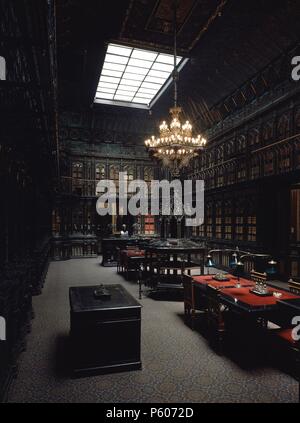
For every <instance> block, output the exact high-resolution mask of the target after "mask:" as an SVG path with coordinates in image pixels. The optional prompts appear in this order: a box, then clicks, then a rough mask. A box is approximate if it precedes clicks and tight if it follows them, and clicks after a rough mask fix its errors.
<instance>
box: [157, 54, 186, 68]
mask: <svg viewBox="0 0 300 423" xmlns="http://www.w3.org/2000/svg"><path fill="white" fill-rule="evenodd" d="M156 61H157V62H158V63H165V64H166V65H172V67H174V56H170V55H169V54H160V55H159V56H158V58H157V60H156ZM180 62H181V57H180V58H179V57H178V58H177V65H179V63H180Z"/></svg>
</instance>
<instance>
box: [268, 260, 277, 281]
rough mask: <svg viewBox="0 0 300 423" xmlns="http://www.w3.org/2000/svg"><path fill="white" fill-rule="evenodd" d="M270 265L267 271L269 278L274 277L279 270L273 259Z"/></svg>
mask: <svg viewBox="0 0 300 423" xmlns="http://www.w3.org/2000/svg"><path fill="white" fill-rule="evenodd" d="M268 265H269V267H268V268H267V269H266V274H267V275H268V276H272V277H274V276H275V275H276V273H277V269H276V266H277V262H276V261H275V260H273V259H272V260H270V261H269V262H268Z"/></svg>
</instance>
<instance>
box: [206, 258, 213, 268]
mask: <svg viewBox="0 0 300 423" xmlns="http://www.w3.org/2000/svg"><path fill="white" fill-rule="evenodd" d="M214 266H215V263H214V262H213V259H212V256H210V255H208V256H207V257H206V267H214Z"/></svg>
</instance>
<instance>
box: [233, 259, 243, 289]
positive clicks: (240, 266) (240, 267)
mask: <svg viewBox="0 0 300 423" xmlns="http://www.w3.org/2000/svg"><path fill="white" fill-rule="evenodd" d="M234 273H235V275H236V276H237V278H238V282H237V284H236V288H241V284H240V277H241V276H242V275H243V274H244V263H243V262H242V261H241V260H238V261H237V263H236V266H235V272H234Z"/></svg>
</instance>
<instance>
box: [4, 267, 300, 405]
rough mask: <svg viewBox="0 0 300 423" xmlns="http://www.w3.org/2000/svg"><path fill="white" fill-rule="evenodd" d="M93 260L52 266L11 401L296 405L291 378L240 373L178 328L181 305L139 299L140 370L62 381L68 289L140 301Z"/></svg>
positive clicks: (264, 371) (270, 371)
mask: <svg viewBox="0 0 300 423" xmlns="http://www.w3.org/2000/svg"><path fill="white" fill-rule="evenodd" d="M99 262H100V261H99V259H85V260H72V261H68V262H58V263H52V264H51V266H50V269H49V273H48V277H47V282H46V286H45V288H44V292H43V295H42V296H40V297H36V298H35V299H34V309H35V312H36V319H35V320H34V321H33V330H32V333H31V334H30V335H29V337H28V349H27V351H26V352H25V353H24V354H23V355H22V357H21V361H20V372H19V377H18V379H16V380H15V381H14V384H13V385H12V387H11V390H10V394H9V402H12V403H17V402H26V403H41V402H42V403H47V402H51V403H54V402H65V403H79V402H87V403H97V402H109V403H111V402H116V403H118V402H139V403H143V402H146V403H147V402H163V403H169V402H170V403H177V402H181V403H183V402H202V403H204V402H253V403H255V402H256V403H258V402H298V394H299V392H298V390H299V386H298V383H297V382H296V380H295V379H293V378H292V377H290V376H288V375H286V374H284V373H282V372H280V371H279V370H277V369H275V368H271V367H266V366H263V367H259V368H255V369H252V370H245V369H243V368H241V367H240V366H239V365H238V364H237V363H236V362H235V361H234V360H233V359H230V358H228V357H225V356H219V355H217V354H216V353H215V352H214V351H213V350H212V349H211V347H210V346H209V345H208V343H207V341H206V339H205V338H204V337H203V336H202V335H201V334H200V333H198V332H197V331H194V332H193V331H192V330H191V329H190V328H188V327H187V326H185V325H184V323H183V304H182V302H179V301H156V300H154V299H151V298H144V299H143V300H142V301H141V303H142V305H143V309H142V319H143V322H142V361H143V370H142V371H136V372H128V373H120V374H113V375H104V376H97V377H90V378H83V379H71V378H70V377H68V376H67V375H66V374H64V372H63V371H62V367H63V365H62V364H61V361H62V357H63V354H62V351H63V346H64V345H65V343H66V341H67V339H68V332H69V299H68V289H69V287H70V286H78V285H79V286H82V285H95V284H96V285H97V284H98V283H100V282H101V283H122V284H123V285H124V286H125V288H126V289H128V290H129V291H130V292H131V293H132V294H133V295H134V296H135V297H136V298H138V287H137V286H136V285H135V284H134V283H131V282H126V281H124V279H123V278H122V277H120V276H118V275H117V274H116V269H115V268H103V267H101V266H99Z"/></svg>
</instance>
